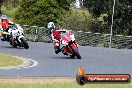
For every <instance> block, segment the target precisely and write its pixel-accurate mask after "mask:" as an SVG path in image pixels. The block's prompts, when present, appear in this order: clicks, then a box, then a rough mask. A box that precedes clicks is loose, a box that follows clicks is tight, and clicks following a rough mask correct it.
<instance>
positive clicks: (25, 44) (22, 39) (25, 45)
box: [20, 38, 29, 49]
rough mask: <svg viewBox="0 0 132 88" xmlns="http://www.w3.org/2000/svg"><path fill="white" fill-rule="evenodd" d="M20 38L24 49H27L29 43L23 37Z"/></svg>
mask: <svg viewBox="0 0 132 88" xmlns="http://www.w3.org/2000/svg"><path fill="white" fill-rule="evenodd" d="M20 40H21V42H22V43H23V46H24V48H25V49H28V48H29V45H28V43H27V41H26V40H25V39H24V38H21V39H20Z"/></svg>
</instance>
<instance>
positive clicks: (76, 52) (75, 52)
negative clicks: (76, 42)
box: [71, 46, 81, 59]
mask: <svg viewBox="0 0 132 88" xmlns="http://www.w3.org/2000/svg"><path fill="white" fill-rule="evenodd" d="M71 48H72V50H73V52H74V54H75V56H76V57H77V58H78V59H81V55H80V54H79V52H78V49H77V48H75V47H74V46H72V47H71Z"/></svg>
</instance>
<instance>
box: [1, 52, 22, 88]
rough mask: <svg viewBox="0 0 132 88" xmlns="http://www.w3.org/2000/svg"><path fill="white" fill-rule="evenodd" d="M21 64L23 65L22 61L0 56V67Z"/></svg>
mask: <svg viewBox="0 0 132 88" xmlns="http://www.w3.org/2000/svg"><path fill="white" fill-rule="evenodd" d="M22 63H23V61H22V60H21V59H17V58H15V57H12V56H8V55H4V54H0V67H9V66H17V65H20V64H22ZM0 88H1V87H0Z"/></svg>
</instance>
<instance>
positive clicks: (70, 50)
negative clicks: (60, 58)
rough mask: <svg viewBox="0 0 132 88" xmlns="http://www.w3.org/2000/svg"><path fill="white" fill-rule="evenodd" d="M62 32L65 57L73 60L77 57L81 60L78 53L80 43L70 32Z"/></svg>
mask: <svg viewBox="0 0 132 88" xmlns="http://www.w3.org/2000/svg"><path fill="white" fill-rule="evenodd" d="M59 31H60V32H61V39H60V41H61V42H60V43H61V46H62V48H61V50H62V53H63V54H64V55H69V56H70V57H71V58H74V57H75V56H76V57H77V58H78V59H81V55H80V54H79V52H78V43H77V42H76V41H75V36H74V34H72V33H71V32H70V31H68V30H65V29H63V30H59Z"/></svg>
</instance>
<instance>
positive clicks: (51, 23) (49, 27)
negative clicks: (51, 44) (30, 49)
mask: <svg viewBox="0 0 132 88" xmlns="http://www.w3.org/2000/svg"><path fill="white" fill-rule="evenodd" d="M47 27H48V29H50V30H53V29H55V24H54V22H49V23H48V25H47Z"/></svg>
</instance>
